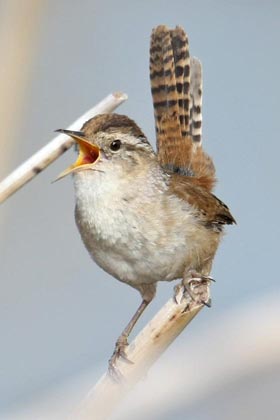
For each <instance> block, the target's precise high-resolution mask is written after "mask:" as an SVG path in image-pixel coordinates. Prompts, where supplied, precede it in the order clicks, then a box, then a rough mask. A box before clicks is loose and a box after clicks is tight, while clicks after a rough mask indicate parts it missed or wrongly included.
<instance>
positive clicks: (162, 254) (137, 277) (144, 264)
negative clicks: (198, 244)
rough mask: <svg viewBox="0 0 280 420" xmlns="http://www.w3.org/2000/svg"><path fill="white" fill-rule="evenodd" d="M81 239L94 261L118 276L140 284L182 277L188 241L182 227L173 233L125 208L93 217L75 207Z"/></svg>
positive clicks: (134, 283) (120, 278) (123, 279)
mask: <svg viewBox="0 0 280 420" xmlns="http://www.w3.org/2000/svg"><path fill="white" fill-rule="evenodd" d="M76 222H77V226H78V228H79V231H80V234H81V237H82V240H83V242H84V244H85V246H86V248H87V250H88V252H89V253H90V255H91V257H92V258H93V259H94V261H95V262H96V263H97V264H98V265H99V266H100V267H101V268H103V269H104V270H105V271H107V272H108V273H110V274H111V275H113V276H114V277H116V278H117V279H119V280H121V281H123V282H126V283H131V284H132V285H135V286H136V285H137V284H141V283H153V282H157V281H160V280H166V281H170V280H173V279H175V278H180V277H182V276H183V271H184V266H185V265H186V261H187V259H188V257H187V256H188V243H187V241H186V237H185V236H186V235H185V233H184V232H182V229H178V230H174V232H173V233H172V234H170V232H168V234H167V233H166V234H165V232H164V231H163V226H161V228H160V229H159V230H158V229H157V228H156V227H155V226H151V225H150V223H149V222H146V221H145V220H143V219H142V220H140V219H138V218H137V217H134V215H132V214H130V213H129V212H128V211H126V213H125V214H122V212H121V211H117V210H116V209H114V212H110V211H109V212H107V211H106V210H105V209H104V208H103V211H102V212H96V213H95V214H94V216H93V217H89V216H88V215H85V214H83V212H82V211H81V209H79V208H78V207H77V209H76Z"/></svg>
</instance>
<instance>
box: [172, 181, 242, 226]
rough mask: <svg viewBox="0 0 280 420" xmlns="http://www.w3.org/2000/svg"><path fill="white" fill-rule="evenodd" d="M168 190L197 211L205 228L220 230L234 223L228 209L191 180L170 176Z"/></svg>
mask: <svg viewBox="0 0 280 420" xmlns="http://www.w3.org/2000/svg"><path fill="white" fill-rule="evenodd" d="M169 188H170V192H171V193H172V194H175V195H177V196H178V197H179V198H181V199H182V200H184V201H186V202H188V203H189V204H190V205H191V206H193V207H194V208H195V209H197V211H198V216H199V218H201V221H202V222H203V223H204V224H205V225H206V226H207V227H212V228H218V229H221V227H222V225H225V224H228V225H231V224H233V223H236V222H235V220H234V218H233V216H232V215H231V213H230V211H229V208H228V207H227V206H226V205H225V204H224V203H223V202H222V201H221V200H219V199H218V198H217V197H216V196H215V195H213V194H212V193H210V192H209V191H207V190H205V189H204V188H202V187H201V186H199V185H196V184H195V183H194V182H193V178H191V177H183V176H181V175H177V174H174V175H171V177H170V184H169Z"/></svg>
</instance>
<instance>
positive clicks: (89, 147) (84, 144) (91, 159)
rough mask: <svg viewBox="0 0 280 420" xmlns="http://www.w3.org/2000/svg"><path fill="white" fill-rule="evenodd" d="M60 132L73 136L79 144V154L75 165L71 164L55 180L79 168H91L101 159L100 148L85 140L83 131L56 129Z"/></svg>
mask: <svg viewBox="0 0 280 420" xmlns="http://www.w3.org/2000/svg"><path fill="white" fill-rule="evenodd" d="M56 131H58V132H59V133H64V134H67V135H68V136H70V137H72V139H74V140H75V141H76V142H77V143H78V145H79V156H78V159H77V160H76V162H75V163H73V165H70V166H69V167H68V168H66V169H65V170H64V171H63V172H61V174H59V175H58V177H57V178H56V179H55V181H58V180H59V179H62V178H64V177H65V176H66V175H69V174H71V173H73V172H77V171H79V170H84V169H90V168H92V165H93V164H94V163H96V162H97V161H98V160H99V157H100V149H99V147H98V146H96V145H95V144H92V143H90V142H89V141H87V140H85V137H84V133H83V132H81V131H71V130H62V129H61V130H56Z"/></svg>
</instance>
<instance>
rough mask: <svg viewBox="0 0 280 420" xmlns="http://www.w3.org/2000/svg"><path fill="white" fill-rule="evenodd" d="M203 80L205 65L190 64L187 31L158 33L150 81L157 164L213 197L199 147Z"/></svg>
mask: <svg viewBox="0 0 280 420" xmlns="http://www.w3.org/2000/svg"><path fill="white" fill-rule="evenodd" d="M201 78H202V76H201V64H200V62H199V60H197V59H195V58H190V55H189V48H188V38H187V36H186V34H185V32H184V30H183V29H182V28H180V27H176V28H175V29H174V30H169V29H168V28H167V27H166V26H164V25H161V26H158V27H157V28H155V29H154V30H153V32H152V37H151V47H150V79H151V90H152V96H153V103H154V115H155V125H156V136H157V149H158V158H159V162H160V164H161V166H162V167H163V168H165V169H167V170H170V171H171V172H174V173H179V174H182V175H189V176H193V177H195V181H194V182H195V184H196V185H199V186H202V187H203V188H205V189H207V190H208V191H211V190H212V189H213V186H214V184H215V168H214V165H213V162H212V160H211V159H210V158H209V156H208V155H207V154H206V153H205V152H204V151H203V149H202V146H201V103H202V80H201Z"/></svg>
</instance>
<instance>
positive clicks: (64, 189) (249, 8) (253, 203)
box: [0, 0, 280, 420]
mask: <svg viewBox="0 0 280 420" xmlns="http://www.w3.org/2000/svg"><path fill="white" fill-rule="evenodd" d="M279 17H280V3H279V2H278V1H276V0H275V1H273V0H270V1H266V2H261V1H250V0H245V1H241V0H237V1H235V2H227V1H218V0H216V1H213V0H209V1H207V0H205V1H200V0H193V1H188V0H182V1H181V0H174V1H165V0H162V1H159V0H150V1H146V2H145V1H142V2H140V1H139V2H136V1H129V0H119V1H117V2H116V1H113V0H103V1H102V2H101V1H97V0H83V1H82V2H78V1H74V0H71V1H69V0H67V1H66V0H60V1H58V2H55V1H44V0H25V1H24V2H23V1H20V0H11V1H10V0H1V1H0V52H1V65H0V92H1V94H0V120H1V135H0V145H1V154H0V176H1V178H3V177H4V176H5V175H7V174H8V173H9V172H10V171H11V170H12V169H14V168H15V167H16V166H17V165H19V164H20V163H21V162H22V161H23V160H24V159H26V158H28V157H29V156H30V155H31V154H32V153H33V152H35V151H36V150H38V149H39V148H40V147H42V146H43V145H45V144H46V143H47V142H48V141H50V140H51V139H52V138H53V136H54V133H53V131H54V130H55V129H57V128H64V127H67V126H68V125H69V124H70V123H72V122H73V121H74V120H75V119H76V118H77V117H79V116H80V115H81V114H82V113H84V112H85V111H86V110H87V109H88V108H90V107H91V106H93V105H94V104H95V103H97V102H98V101H99V100H100V99H102V98H103V97H104V96H106V95H107V94H108V93H110V92H112V91H116V90H122V91H124V92H126V93H127V94H128V96H129V100H128V101H127V102H126V103H125V104H124V105H123V106H122V107H120V108H119V109H118V112H120V113H124V114H127V115H129V116H130V117H132V118H133V119H135V120H136V121H137V123H138V124H139V125H140V127H141V128H142V129H143V131H144V132H145V133H146V134H147V136H148V138H149V139H151V141H152V142H153V144H154V138H155V136H154V124H153V110H152V103H151V97H150V86H149V74H148V60H149V37H150V33H151V30H152V28H153V27H154V26H156V25H158V24H163V23H165V24H167V25H169V26H171V27H173V26H175V25H177V24H180V25H182V26H183V27H184V28H185V30H186V31H187V33H188V35H189V38H190V48H191V53H192V54H193V55H195V56H197V57H199V58H200V59H201V60H202V63H203V70H204V104H203V117H204V120H203V138H204V145H205V148H206V150H207V151H208V152H209V153H210V155H212V156H213V157H214V161H215V164H216V167H217V174H218V178H219V183H218V186H217V189H216V194H217V195H218V196H219V197H221V198H222V200H223V201H225V202H226V203H228V204H229V206H230V208H231V210H232V213H233V215H234V217H235V218H236V220H237V222H238V225H237V226H233V227H229V228H228V229H227V232H228V233H227V235H226V236H225V239H224V241H223V244H222V246H221V247H220V250H219V252H218V255H217V257H216V260H215V264H214V268H213V276H214V278H216V279H217V283H216V284H215V285H213V287H212V298H213V307H212V309H211V310H208V309H205V310H203V311H202V312H201V313H200V314H199V316H198V317H197V318H196V319H195V320H194V321H193V323H192V325H191V326H190V327H189V328H188V329H187V331H185V332H184V333H183V334H182V335H181V336H180V337H179V338H178V339H177V340H176V341H175V343H174V344H173V345H172V347H171V348H170V349H169V350H168V351H167V352H166V354H165V355H164V356H163V357H162V358H161V359H160V361H159V362H158V363H157V365H156V366H155V367H154V368H153V369H152V370H151V372H150V374H149V376H148V378H147V379H146V381H145V383H142V384H139V386H138V387H137V389H136V390H135V391H134V392H132V393H131V395H130V396H129V398H128V399H127V401H126V402H125V403H123V404H122V407H120V411H119V413H116V418H119V419H131V418H138V417H137V415H138V416H139V418H143V416H144V415H145V416H146V418H151V419H160V420H167V419H170V418H173V419H185V418H195V419H196V420H200V419H201V420H209V419H225V418H226V419H236V418H238V419H239V420H242V419H250V418H254V419H263V418H264V417H266V416H269V417H270V419H277V418H279V417H278V416H279V409H280V401H279V395H278V394H279V386H280V361H279V359H280V322H279V321H280V309H279V299H280V285H279V270H278V262H277V261H278V260H279V233H280V232H279V224H278V221H277V218H278V216H279V212H280V208H279V207H280V205H279V203H280V202H279V187H278V179H279V171H278V166H279V152H280V149H279V139H278V133H279V105H278V102H279V96H280V89H279V74H280V60H279V54H278V52H279ZM74 158H75V155H74V152H72V151H69V152H67V153H66V154H65V155H64V156H63V157H61V158H60V159H59V160H58V161H57V162H55V163H54V164H53V165H51V167H49V168H48V169H47V170H46V171H44V172H43V173H42V174H40V175H39V176H38V177H36V179H35V180H33V181H32V182H31V183H30V184H28V185H27V186H25V187H24V188H23V189H22V190H20V191H19V192H17V193H16V194H15V195H14V196H13V197H11V198H10V199H8V200H7V202H5V203H4V204H2V205H1V208H0V230H1V237H0V253H1V265H0V279H1V280H0V331H1V343H0V419H1V420H6V419H10V420H11V419H13V420H23V419H31V420H33V419H34V420H35V419H49V420H54V419H62V418H65V416H66V415H68V414H69V413H71V411H72V410H73V409H74V407H75V406H76V404H77V403H78V402H79V400H80V399H81V398H83V396H84V395H85V394H86V393H87V391H88V389H89V388H90V387H91V386H92V385H93V384H94V382H95V380H96V379H97V378H98V376H99V375H100V374H101V373H102V372H103V371H104V370H105V369H106V367H107V360H108V358H109V356H110V355H111V352H112V350H113V346H114V342H115V339H116V337H117V336H118V334H119V333H120V331H121V330H122V328H123V326H124V325H125V323H126V322H127V321H128V319H129V317H130V316H131V314H132V313H133V312H134V310H135V308H136V306H137V305H138V303H139V300H140V297H139V296H138V294H137V292H136V291H134V290H133V289H131V288H129V287H128V286H126V285H124V284H121V283H119V282H117V281H116V280H114V279H113V278H112V277H110V276H109V275H108V274H106V273H104V272H103V271H102V270H101V269H99V268H98V267H97V266H96V265H95V264H94V263H93V262H92V261H91V260H90V257H89V256H88V254H87V252H86V250H85V249H84V247H83V245H82V243H81V241H80V238H79V235H78V232H77V230H76V227H75V224H74V218H73V209H74V197H73V188H72V183H71V179H70V178H69V179H65V180H63V181H60V182H58V183H55V184H51V181H52V180H53V179H54V178H55V177H56V175H57V174H58V173H59V172H60V171H61V170H63V169H64V168H65V167H66V165H69V164H70V163H72V161H73V159H74ZM172 293H173V285H172V284H167V283H166V284H165V283H163V284H159V287H158V295H157V299H156V300H155V301H154V302H153V303H152V305H151V307H150V308H149V309H148V310H147V312H146V314H145V315H144V316H143V318H142V319H141V321H140V322H139V324H138V326H137V328H136V332H137V331H139V330H140V328H141V327H142V326H143V325H144V324H145V323H146V322H147V321H148V320H149V319H150V318H151V317H152V316H153V314H154V313H155V312H156V311H157V310H158V309H159V308H160V307H161V306H162V304H163V303H164V302H165V301H166V300H167V299H168V298H169V297H170V296H171V295H172ZM175 360H176V363H175ZM151 396H152V397H151ZM135 413H138V414H137V415H136V414H135ZM139 413H141V416H142V417H141V416H140V414H139Z"/></svg>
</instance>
